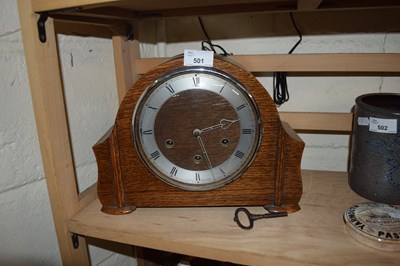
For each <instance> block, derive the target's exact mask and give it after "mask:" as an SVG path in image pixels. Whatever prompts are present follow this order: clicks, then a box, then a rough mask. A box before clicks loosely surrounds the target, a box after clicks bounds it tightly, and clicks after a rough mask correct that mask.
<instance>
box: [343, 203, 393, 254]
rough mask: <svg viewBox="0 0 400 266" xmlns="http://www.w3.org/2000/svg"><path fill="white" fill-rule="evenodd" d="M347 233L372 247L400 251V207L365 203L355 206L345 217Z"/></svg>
mask: <svg viewBox="0 0 400 266" xmlns="http://www.w3.org/2000/svg"><path fill="white" fill-rule="evenodd" d="M343 218H344V222H345V226H346V229H347V232H348V233H349V234H350V235H351V236H352V237H354V238H355V239H356V240H358V241H359V242H361V243H363V244H365V245H368V246H370V247H373V248H376V249H380V250H386V251H400V207H396V206H393V205H388V204H383V203H376V202H363V203H359V204H356V205H353V206H352V207H350V208H349V209H347V210H346V212H345V213H344V215H343Z"/></svg>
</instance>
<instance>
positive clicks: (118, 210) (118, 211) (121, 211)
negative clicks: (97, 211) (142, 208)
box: [101, 206, 136, 215]
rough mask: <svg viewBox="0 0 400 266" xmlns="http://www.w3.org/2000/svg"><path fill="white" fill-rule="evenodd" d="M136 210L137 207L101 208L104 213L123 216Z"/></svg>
mask: <svg viewBox="0 0 400 266" xmlns="http://www.w3.org/2000/svg"><path fill="white" fill-rule="evenodd" d="M134 210H136V207H135V206H125V207H116V206H103V207H102V208H101V211H102V212H105V213H107V214H113V215H121V214H128V213H131V212H133V211H134Z"/></svg>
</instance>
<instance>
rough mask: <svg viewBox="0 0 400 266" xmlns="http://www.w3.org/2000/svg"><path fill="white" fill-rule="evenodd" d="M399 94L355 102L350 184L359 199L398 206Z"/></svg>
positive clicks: (399, 182) (399, 164)
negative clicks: (360, 197)
mask: <svg viewBox="0 0 400 266" xmlns="http://www.w3.org/2000/svg"><path fill="white" fill-rule="evenodd" d="M399 118H400V94H392V93H373V94H365V95H361V96H359V97H358V98H357V99H356V107H355V114H354V123H353V135H352V145H351V147H352V150H351V163H350V174H349V185H350V187H351V189H352V190H353V191H354V192H356V193H357V194H359V195H360V196H362V197H364V198H366V199H369V200H372V201H375V202H381V203H387V204H394V205H397V204H400V122H399V120H400V119H399Z"/></svg>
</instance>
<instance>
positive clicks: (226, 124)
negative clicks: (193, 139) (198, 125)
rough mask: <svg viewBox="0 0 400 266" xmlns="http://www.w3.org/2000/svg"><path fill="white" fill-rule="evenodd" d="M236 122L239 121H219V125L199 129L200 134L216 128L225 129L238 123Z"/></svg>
mask: <svg viewBox="0 0 400 266" xmlns="http://www.w3.org/2000/svg"><path fill="white" fill-rule="evenodd" d="M238 121H239V119H236V120H229V119H221V120H220V121H219V124H217V125H213V126H211V127H206V128H203V129H200V133H205V132H209V131H211V130H214V129H218V128H222V129H227V128H229V127H230V126H231V125H232V124H233V123H236V122H238Z"/></svg>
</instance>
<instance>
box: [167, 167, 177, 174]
mask: <svg viewBox="0 0 400 266" xmlns="http://www.w3.org/2000/svg"><path fill="white" fill-rule="evenodd" d="M169 173H170V174H171V176H176V174H177V173H178V168H176V167H175V166H174V167H172V169H171V171H170V172H169Z"/></svg>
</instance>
